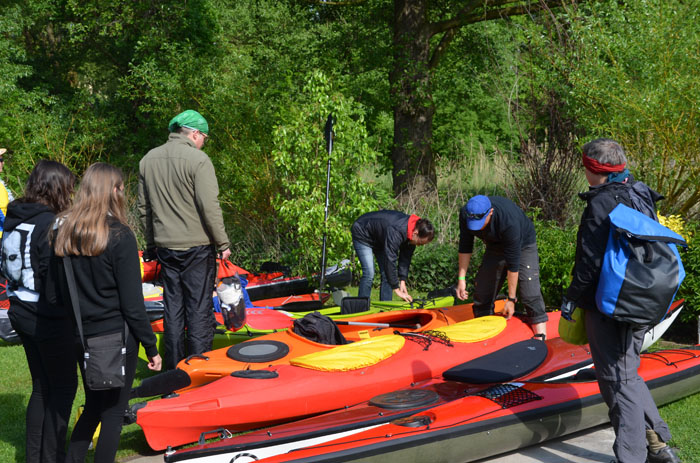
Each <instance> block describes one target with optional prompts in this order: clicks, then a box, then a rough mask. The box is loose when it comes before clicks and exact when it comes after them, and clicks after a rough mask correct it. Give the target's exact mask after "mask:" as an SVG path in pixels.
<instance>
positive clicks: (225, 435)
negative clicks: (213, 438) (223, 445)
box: [197, 428, 233, 445]
mask: <svg viewBox="0 0 700 463" xmlns="http://www.w3.org/2000/svg"><path fill="white" fill-rule="evenodd" d="M210 434H216V435H218V436H219V439H230V438H232V437H233V434H232V433H231V431H229V430H228V429H226V428H219V429H213V430H211V431H204V432H203V433H201V434H200V435H199V440H198V441H197V443H198V444H199V445H204V444H205V443H206V441H207V436H208V435H210Z"/></svg>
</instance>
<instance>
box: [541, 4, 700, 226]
mask: <svg viewBox="0 0 700 463" xmlns="http://www.w3.org/2000/svg"><path fill="white" fill-rule="evenodd" d="M699 11H700V10H698V3H697V2H685V1H680V0H671V1H665V0H639V1H634V2H617V1H601V2H595V3H591V4H587V6H586V7H585V8H580V9H577V10H572V11H570V14H569V15H568V17H566V19H567V20H566V21H565V22H562V23H560V25H559V30H563V31H565V33H566V34H567V40H568V41H569V43H570V46H569V47H567V48H565V49H561V48H560V47H556V46H552V42H551V41H549V40H547V41H545V42H543V43H542V47H541V49H540V51H539V52H540V53H544V52H545V51H547V52H548V53H549V55H550V56H552V57H553V59H555V60H557V61H556V64H557V65H558V72H560V73H561V74H562V75H564V76H566V77H567V79H568V81H569V84H570V86H571V98H570V101H569V107H570V109H571V110H573V111H575V113H576V117H577V119H578V121H579V123H581V124H582V125H583V126H584V127H585V128H586V129H587V131H588V132H589V134H590V136H593V137H594V136H607V137H612V138H615V139H617V140H618V141H620V142H621V143H622V145H623V146H624V147H625V148H626V150H627V152H628V158H629V160H630V166H631V168H632V171H633V173H634V174H635V175H636V176H637V178H638V179H641V180H643V181H645V182H646V183H648V184H649V185H650V186H651V187H652V188H654V189H656V190H658V191H659V192H661V193H662V194H664V195H665V196H666V200H665V201H663V202H662V203H660V207H661V211H662V212H663V213H666V214H668V213H680V214H683V215H684V216H686V217H697V216H698V214H700V207H698V200H699V199H700V107H698V103H697V95H698V94H699V93H700V74H699V73H698V72H697V70H698V69H700V53H698V43H700V12H699Z"/></svg>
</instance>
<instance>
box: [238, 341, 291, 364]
mask: <svg viewBox="0 0 700 463" xmlns="http://www.w3.org/2000/svg"><path fill="white" fill-rule="evenodd" d="M288 353H289V346H288V345H287V344H285V343H283V342H280V341H272V340H269V341H265V340H262V341H258V340H254V339H253V340H250V341H245V342H242V343H240V344H235V345H233V346H231V347H230V348H229V349H228V350H227V351H226V356H227V357H228V358H231V359H233V360H237V361H239V362H246V363H265V362H272V361H273V360H277V359H281V358H282V357H284V356H285V355H287V354H288Z"/></svg>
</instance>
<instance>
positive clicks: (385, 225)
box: [351, 210, 435, 302]
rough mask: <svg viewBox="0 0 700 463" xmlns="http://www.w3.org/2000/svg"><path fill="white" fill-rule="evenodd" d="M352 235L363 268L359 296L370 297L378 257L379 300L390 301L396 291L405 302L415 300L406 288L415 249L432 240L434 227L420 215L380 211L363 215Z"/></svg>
mask: <svg viewBox="0 0 700 463" xmlns="http://www.w3.org/2000/svg"><path fill="white" fill-rule="evenodd" d="M351 232H352V245H353V246H354V247H355V252H356V253H357V257H358V259H360V265H361V266H362V278H360V287H359V290H358V293H357V295H358V297H366V298H368V299H369V297H370V293H371V291H372V280H374V257H375V256H376V258H377V263H378V264H379V271H380V272H381V277H382V281H381V286H380V289H379V300H380V301H390V300H391V299H392V291H393V292H394V293H395V294H396V295H397V296H398V297H400V298H401V299H403V300H405V301H406V302H411V301H413V298H412V297H411V295H410V294H408V290H407V289H406V280H407V279H408V267H409V266H410V265H411V258H412V257H413V251H414V250H415V249H416V246H422V245H424V244H427V243H429V242H431V241H432V240H433V237H434V236H435V229H434V228H433V224H432V223H430V221H429V220H428V219H421V218H420V217H418V216H417V215H408V214H404V213H403V212H399V211H389V210H381V211H375V212H368V213H366V214H363V215H361V216H360V217H359V218H358V219H357V220H356V221H355V223H353V224H352V228H351ZM397 261H398V267H397Z"/></svg>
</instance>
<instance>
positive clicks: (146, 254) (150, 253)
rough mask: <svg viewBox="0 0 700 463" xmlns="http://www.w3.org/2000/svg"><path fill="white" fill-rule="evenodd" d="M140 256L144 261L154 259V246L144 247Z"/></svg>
mask: <svg viewBox="0 0 700 463" xmlns="http://www.w3.org/2000/svg"><path fill="white" fill-rule="evenodd" d="M141 257H142V258H143V261H144V262H149V261H152V260H156V257H157V256H156V248H148V249H146V250H145V251H143V255H142V256H141Z"/></svg>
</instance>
